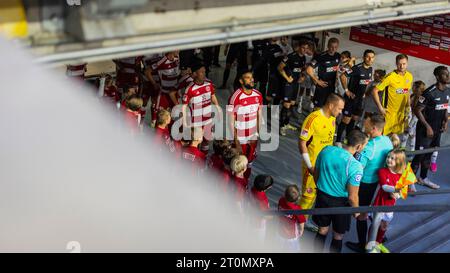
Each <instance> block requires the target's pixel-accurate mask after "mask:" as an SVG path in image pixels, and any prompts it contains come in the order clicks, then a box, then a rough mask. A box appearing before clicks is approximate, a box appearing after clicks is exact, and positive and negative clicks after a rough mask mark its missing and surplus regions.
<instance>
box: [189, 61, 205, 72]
mask: <svg viewBox="0 0 450 273" xmlns="http://www.w3.org/2000/svg"><path fill="white" fill-rule="evenodd" d="M202 67H205V64H204V63H203V62H194V63H193V64H192V65H191V71H192V72H196V71H197V70H199V69H200V68H202Z"/></svg>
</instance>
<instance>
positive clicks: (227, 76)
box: [222, 68, 230, 86]
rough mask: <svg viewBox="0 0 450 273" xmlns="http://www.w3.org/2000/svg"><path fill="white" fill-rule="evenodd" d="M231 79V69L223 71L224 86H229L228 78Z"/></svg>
mask: <svg viewBox="0 0 450 273" xmlns="http://www.w3.org/2000/svg"><path fill="white" fill-rule="evenodd" d="M229 77H230V68H225V70H224V71H223V81H222V82H223V84H222V86H226V85H227V81H228V78H229Z"/></svg>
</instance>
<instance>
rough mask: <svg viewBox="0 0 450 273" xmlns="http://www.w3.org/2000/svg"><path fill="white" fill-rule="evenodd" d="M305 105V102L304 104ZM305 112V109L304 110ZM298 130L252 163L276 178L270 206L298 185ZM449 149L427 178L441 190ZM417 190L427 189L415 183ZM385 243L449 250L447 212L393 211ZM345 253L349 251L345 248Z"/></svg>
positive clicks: (226, 92) (216, 77) (433, 198)
mask: <svg viewBox="0 0 450 273" xmlns="http://www.w3.org/2000/svg"><path fill="white" fill-rule="evenodd" d="M222 73H223V68H213V69H212V71H211V72H210V75H209V78H211V79H212V80H213V82H214V83H215V84H216V86H220V84H221V82H222ZM234 76H235V74H234V69H233V70H232V73H231V75H230V79H229V81H228V84H229V86H230V87H229V89H219V90H217V96H218V99H219V101H220V103H221V105H225V104H226V102H227V99H228V97H229V96H230V94H231V92H232V88H231V84H232V82H233V80H234ZM304 106H305V107H307V102H306V103H305V104H304ZM304 112H305V111H304ZM305 114H307V113H304V114H302V115H299V116H298V117H295V118H294V119H293V121H292V123H293V124H295V125H299V124H301V122H302V120H303V119H304V118H305ZM297 141H298V132H296V131H288V134H287V135H286V136H284V137H283V136H280V145H279V148H278V149H277V150H276V151H273V152H259V153H258V157H257V159H256V161H255V162H254V164H253V169H252V177H254V175H257V174H269V175H272V176H273V177H274V178H275V184H274V186H273V187H272V188H271V189H270V191H269V192H268V196H269V200H270V205H271V207H272V208H276V204H277V201H278V199H279V198H280V196H282V195H283V192H284V189H285V187H286V185H288V184H297V185H298V186H299V187H300V186H301V183H300V181H301V171H300V170H301V161H300V156H299V152H298V148H297ZM441 145H442V146H444V145H450V135H449V133H448V132H447V133H445V134H444V136H443V138H442V141H441ZM449 163H450V152H449V151H448V150H445V151H441V152H440V154H439V159H438V172H437V173H436V174H431V175H430V178H431V179H432V180H433V181H435V182H436V183H438V184H440V185H441V189H448V188H450V179H448V177H450V168H447V166H448V164H449ZM417 188H418V190H426V189H428V188H424V187H421V186H417ZM449 202H450V194H442V195H427V196H417V197H409V198H408V199H406V200H400V201H399V202H398V204H448V203H449ZM312 236H313V234H312V233H310V232H305V235H304V237H303V240H311V238H312ZM386 236H387V238H388V242H387V243H386V246H387V247H388V248H389V249H390V250H391V251H392V252H447V253H448V252H450V212H446V213H441V212H408V213H396V214H395V217H394V220H393V221H392V222H391V226H390V228H389V230H388V232H387V234H386ZM346 240H350V241H355V240H356V230H355V224H354V221H353V223H352V228H351V230H350V232H348V233H347V234H346V236H345V239H344V241H346ZM344 252H351V251H350V250H349V249H347V248H345V246H344Z"/></svg>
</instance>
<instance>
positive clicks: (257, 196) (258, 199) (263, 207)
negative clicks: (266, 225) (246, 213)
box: [250, 187, 270, 228]
mask: <svg viewBox="0 0 450 273" xmlns="http://www.w3.org/2000/svg"><path fill="white" fill-rule="evenodd" d="M250 197H251V199H250V200H251V203H252V205H253V207H254V208H255V209H257V210H258V211H268V210H269V208H270V207H269V199H268V198H267V195H266V193H265V192H264V191H258V190H256V189H255V188H254V187H253V188H252V190H251V191H250ZM262 222H263V219H262V217H261V216H257V221H256V223H255V225H256V226H257V227H258V228H261V227H262V226H263V223H262Z"/></svg>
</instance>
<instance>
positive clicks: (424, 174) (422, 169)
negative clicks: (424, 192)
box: [420, 162, 430, 179]
mask: <svg viewBox="0 0 450 273" xmlns="http://www.w3.org/2000/svg"><path fill="white" fill-rule="evenodd" d="M429 167H430V164H429V162H428V164H426V163H424V162H422V163H421V164H420V178H422V179H425V178H427V174H428V168H429Z"/></svg>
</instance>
